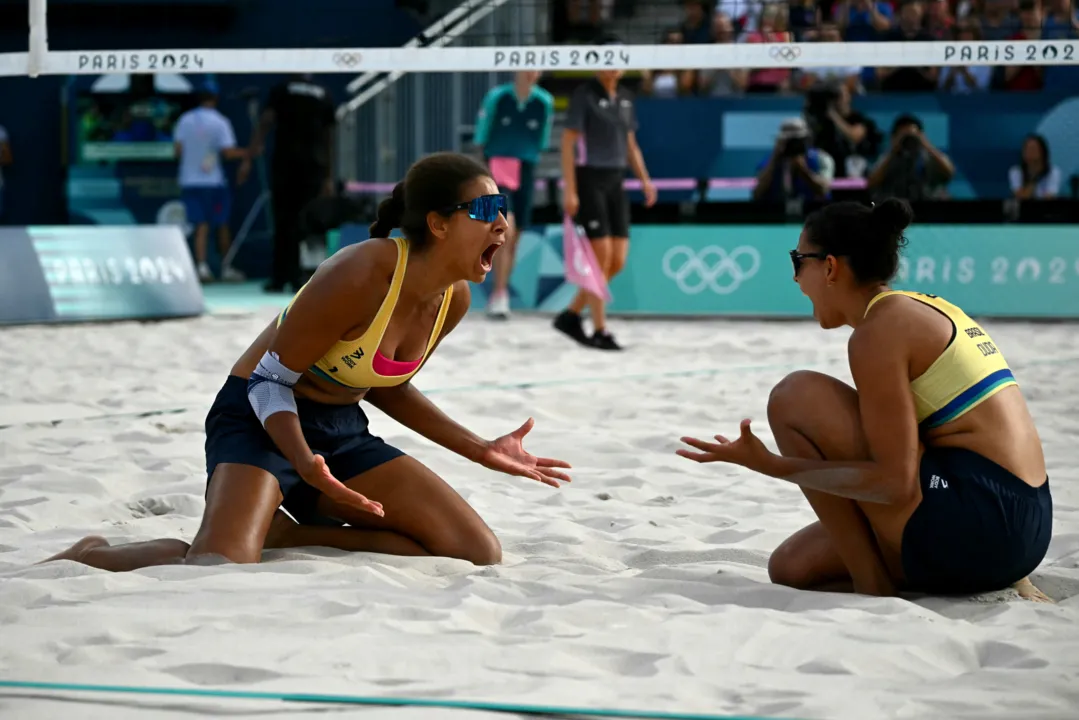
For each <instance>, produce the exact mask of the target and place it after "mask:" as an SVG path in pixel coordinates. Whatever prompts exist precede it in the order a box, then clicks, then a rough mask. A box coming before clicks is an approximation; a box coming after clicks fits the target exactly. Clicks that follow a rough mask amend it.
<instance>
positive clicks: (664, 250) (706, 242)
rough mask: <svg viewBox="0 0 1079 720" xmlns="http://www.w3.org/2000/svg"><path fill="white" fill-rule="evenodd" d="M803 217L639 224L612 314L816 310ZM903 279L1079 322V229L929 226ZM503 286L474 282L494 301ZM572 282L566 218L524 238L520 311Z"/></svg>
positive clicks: (922, 287) (479, 297)
mask: <svg viewBox="0 0 1079 720" xmlns="http://www.w3.org/2000/svg"><path fill="white" fill-rule="evenodd" d="M799 230H800V228H799V226H797V225H787V226H784V225H764V226H761V225H742V226H739V225H638V226H635V227H633V228H632V229H631V230H630V251H629V260H628V262H627V263H626V267H625V269H624V270H623V271H622V273H621V274H620V275H618V276H617V277H616V278H615V279H614V281H613V282H612V283H611V292H612V294H613V296H614V299H613V301H612V303H611V305H610V308H609V309H610V312H612V313H619V314H642V315H716V316H761V317H807V316H809V315H811V313H812V308H811V306H810V303H809V300H807V299H806V298H805V297H804V296H803V295H802V294H801V292H800V291H799V289H798V285H797V284H796V283H795V282H794V278H793V269H792V267H791V261H790V256H789V254H788V251H789V250H790V249H792V248H793V247H794V246H795V245H796V244H797V242H798V233H799ZM907 237H908V239H909V245H908V246H907V248H906V249H905V251H904V254H903V256H902V258H901V261H900V269H899V273H898V275H897V277H896V278H895V281H894V283H893V285H894V287H895V288H897V289H904V290H917V291H921V292H926V293H932V294H934V295H940V296H941V297H944V298H946V299H947V300H949V301H951V302H954V303H956V304H957V305H959V306H961V307H962V308H963V309H964V310H966V311H967V312H968V313H970V314H972V315H979V316H992V317H1023V318H1061V319H1063V318H1079V235H1077V231H1076V229H1075V227H1074V226H1069V225H1056V226H1054V225H1012V226H992V225H923V226H917V225H916V226H914V227H912V228H910V230H908V232H907ZM492 282H493V274H489V275H488V278H487V280H486V281H485V282H484V284H483V285H482V286H476V287H474V288H473V293H472V297H473V307H474V308H475V309H479V308H482V307H483V306H484V305H486V302H487V293H488V291H489V289H490V286H491V284H492ZM575 292H576V288H574V287H573V286H571V285H568V284H567V283H566V282H565V277H564V270H563V265H562V227H561V225H550V226H539V227H533V228H529V229H527V230H525V231H524V232H523V233H522V234H521V238H520V245H519V247H518V250H517V261H516V264H515V266H514V271H513V276H512V278H511V307H513V308H515V309H520V310H541V311H559V310H562V309H563V308H564V307H565V306H566V303H568V302H569V300H570V299H571V298H572V297H573V295H574V293H575Z"/></svg>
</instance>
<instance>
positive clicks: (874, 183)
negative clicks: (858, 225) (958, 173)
mask: <svg viewBox="0 0 1079 720" xmlns="http://www.w3.org/2000/svg"><path fill="white" fill-rule="evenodd" d="M954 175H955V166H954V165H952V161H951V160H950V159H948V156H947V155H945V154H944V153H943V152H941V151H940V150H938V149H937V148H935V147H933V144H932V143H931V142H929V138H927V137H926V136H925V133H924V132H923V127H922V121H921V120H919V119H918V118H917V117H915V116H914V115H906V114H904V115H900V116H899V117H897V118H896V119H895V122H894V123H892V147H891V149H890V150H889V151H888V154H886V155H884V156H883V157H881V159H880V160H879V161H877V164H876V165H875V166H874V167H873V170H872V172H870V173H869V177H868V178H867V179H866V185H867V187H868V188H869V191H870V193H871V195H872V196H873V199H874V200H876V201H880V200H882V199H883V198H886V197H897V198H902V199H904V200H931V199H939V198H943V197H945V196H946V194H945V192H944V189H945V187H946V186H947V184H948V183H949V182H950V181H951V179H952V177H953V176H954Z"/></svg>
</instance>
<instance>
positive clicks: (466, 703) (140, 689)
mask: <svg viewBox="0 0 1079 720" xmlns="http://www.w3.org/2000/svg"><path fill="white" fill-rule="evenodd" d="M0 689H10V690H44V691H46V692H50V693H52V692H87V693H118V694H127V695H172V696H182V697H201V698H220V699H230V700H277V701H279V702H303V703H320V704H327V705H330V704H334V705H381V706H396V707H431V708H449V709H456V710H486V711H488V712H501V713H518V714H521V715H555V716H560V717H573V716H578V717H610V718H650V719H651V720H765V719H764V718H761V717H757V716H749V715H708V714H700V713H682V712H659V711H655V712H653V711H649V710H619V709H614V708H612V709H606V708H575V707H561V706H558V705H525V704H518V703H500V702H483V701H479V700H437V699H428V698H405V697H369V696H364V695H333V694H321V693H286V692H256V691H251V690H211V689H201V688H169V687H154V686H149V685H147V686H141V685H81V684H77V683H49V682H31V681H26V680H0ZM773 720H774V719H773Z"/></svg>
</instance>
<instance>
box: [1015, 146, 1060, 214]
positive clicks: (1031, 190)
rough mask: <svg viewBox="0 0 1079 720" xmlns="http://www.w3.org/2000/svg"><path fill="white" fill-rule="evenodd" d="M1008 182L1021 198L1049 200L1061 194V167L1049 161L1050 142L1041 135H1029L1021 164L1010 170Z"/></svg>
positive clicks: (1016, 195) (1017, 196)
mask: <svg viewBox="0 0 1079 720" xmlns="http://www.w3.org/2000/svg"><path fill="white" fill-rule="evenodd" d="M1008 184H1009V185H1010V186H1011V189H1012V195H1013V196H1014V197H1016V198H1018V199H1020V200H1033V199H1037V200H1048V199H1050V198H1055V197H1056V196H1057V195H1059V194H1060V168H1058V167H1056V166H1054V165H1053V164H1052V163H1051V162H1049V144H1048V143H1047V142H1046V141H1045V138H1043V137H1042V136H1041V135H1034V134H1031V135H1027V138H1026V140H1024V141H1023V154H1022V156H1021V158H1020V162H1019V164H1018V165H1012V167H1011V168H1010V169H1009V170H1008Z"/></svg>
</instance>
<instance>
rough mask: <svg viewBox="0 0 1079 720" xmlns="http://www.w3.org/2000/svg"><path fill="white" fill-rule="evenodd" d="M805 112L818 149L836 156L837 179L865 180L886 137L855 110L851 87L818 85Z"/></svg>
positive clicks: (811, 93)
mask: <svg viewBox="0 0 1079 720" xmlns="http://www.w3.org/2000/svg"><path fill="white" fill-rule="evenodd" d="M803 113H804V115H805V119H806V122H807V123H808V125H809V131H810V133H812V135H813V137H814V138H815V140H816V145H817V147H818V148H820V149H821V150H824V151H825V152H826V153H828V154H829V155H831V156H832V160H833V161H834V162H835V175H836V177H865V173H866V170H868V168H869V160H870V158H873V157H876V155H877V153H878V152H879V151H880V143H881V140H882V139H883V138H882V137H881V133H880V130H878V129H877V124H876V123H875V122H873V121H872V120H870V119H869V118H868V117H866V116H865V115H863V114H861V113H860V112H858V111H857V110H854V109H852V108H851V106H850V90H849V89H848V88H847V85H846V84H844V83H842V82H830V83H820V84H818V85H816V86H814V87H813V88H811V89H810V90H809V92H807V93H806V101H805V107H804V109H803Z"/></svg>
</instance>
